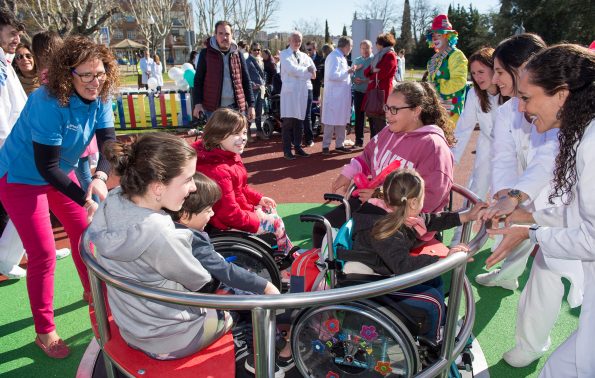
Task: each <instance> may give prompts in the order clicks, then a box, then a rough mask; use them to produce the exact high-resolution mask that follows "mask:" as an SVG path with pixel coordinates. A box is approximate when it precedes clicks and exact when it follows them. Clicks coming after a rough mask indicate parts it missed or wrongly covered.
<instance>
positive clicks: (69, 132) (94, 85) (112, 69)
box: [0, 37, 118, 358]
mask: <svg viewBox="0 0 595 378" xmlns="http://www.w3.org/2000/svg"><path fill="white" fill-rule="evenodd" d="M117 81H118V67H117V65H116V60H115V58H114V56H113V55H112V53H111V52H110V51H109V49H108V48H106V47H105V46H103V45H98V44H95V43H94V42H92V41H91V40H89V39H87V38H84V37H71V38H69V39H67V40H66V41H65V43H64V47H63V48H61V49H60V50H58V51H57V52H56V54H55V56H53V57H52V60H51V64H50V67H49V72H48V83H47V85H44V86H41V87H40V88H39V89H38V90H36V91H35V92H33V93H32V94H31V96H30V97H29V99H28V101H27V104H26V105H25V108H24V109H23V111H22V112H21V116H20V118H19V119H18V121H17V122H16V124H15V126H14V128H13V130H12V132H11V133H10V135H9V136H8V138H7V139H6V142H5V144H4V146H3V148H2V150H0V200H1V201H2V204H3V205H4V207H5V208H6V211H7V212H8V215H9V216H10V218H11V219H12V221H13V223H14V225H15V227H16V229H17V231H18V233H19V236H20V237H21V240H22V241H23V245H24V247H25V250H26V251H27V256H28V258H29V263H28V267H27V290H28V293H29V302H30V304H31V311H32V313H33V321H34V323H35V332H36V333H37V337H36V338H35V344H37V345H38V346H39V347H40V348H41V349H42V350H43V351H44V352H45V353H46V354H47V355H48V356H49V357H52V358H64V357H66V356H68V354H69V352H70V351H69V349H68V346H66V344H65V343H64V342H63V341H62V339H60V337H59V336H58V333H57V332H56V326H55V324H54V311H53V306H52V302H53V296H54V268H55V260H56V257H55V253H56V249H55V242H54V234H53V232H52V225H51V222H50V214H49V211H50V210H51V211H52V213H54V214H55V215H56V216H57V217H58V219H59V220H60V222H61V223H62V225H63V226H64V229H65V230H66V233H67V234H68V237H69V239H70V245H71V248H72V252H73V253H72V257H73V259H74V263H75V266H76V269H77V271H78V274H79V277H80V279H81V282H82V284H83V289H84V294H83V298H84V299H86V300H88V298H90V296H89V292H90V287H89V279H88V276H87V270H86V268H85V265H84V264H83V262H82V260H81V258H80V254H79V245H78V243H79V238H80V236H81V234H82V232H83V230H84V229H85V227H86V226H87V224H88V221H89V220H90V219H91V218H92V217H93V214H94V213H95V211H96V210H97V206H98V205H97V203H96V202H95V201H93V199H92V198H91V195H92V194H96V195H97V196H99V198H100V199H102V200H103V199H104V198H105V196H106V195H107V186H106V181H107V176H108V173H109V171H110V165H109V163H108V162H107V161H106V160H105V159H103V158H102V157H100V159H99V163H98V165H97V170H96V172H95V175H94V176H93V181H92V182H91V184H90V185H89V188H88V190H87V192H85V191H83V190H82V189H81V188H80V186H79V184H78V181H77V180H76V177H75V174H74V171H73V170H74V168H75V167H76V165H77V162H78V160H79V157H80V156H81V154H82V153H83V151H84V149H85V147H86V146H87V145H88V144H89V142H90V141H91V139H92V138H93V136H94V135H96V136H97V142H98V145H99V150H100V151H101V148H102V145H103V143H104V142H106V141H107V140H110V139H115V132H114V120H113V113H112V109H111V101H110V97H111V94H112V92H113V91H114V90H116V89H117Z"/></svg>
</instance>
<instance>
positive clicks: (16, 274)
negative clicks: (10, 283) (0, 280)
mask: <svg viewBox="0 0 595 378" xmlns="http://www.w3.org/2000/svg"><path fill="white" fill-rule="evenodd" d="M0 274H2V275H4V276H6V277H8V279H11V280H18V279H20V278H25V277H27V271H26V270H25V269H23V268H21V267H20V266H18V265H13V266H10V267H7V266H4V265H3V264H0Z"/></svg>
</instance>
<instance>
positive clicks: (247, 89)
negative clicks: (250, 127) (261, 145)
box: [192, 21, 255, 120]
mask: <svg viewBox="0 0 595 378" xmlns="http://www.w3.org/2000/svg"><path fill="white" fill-rule="evenodd" d="M206 45H207V47H206V48H204V49H202V50H201V51H200V56H199V58H198V67H197V68H196V75H195V76H194V89H193V91H192V99H193V102H194V104H195V105H194V109H193V111H192V115H193V116H195V117H197V118H199V117H200V113H204V114H205V115H206V116H207V118H208V117H210V116H211V114H212V113H213V112H214V111H215V110H217V109H218V108H220V107H226V108H231V109H236V110H238V111H240V112H242V113H244V114H245V115H247V116H248V120H253V119H254V115H255V112H254V97H253V95H252V85H251V83H250V76H249V74H248V70H247V67H246V61H245V60H244V57H243V56H242V54H241V53H240V52H239V49H238V45H237V44H236V43H235V42H234V41H233V33H232V30H231V25H230V24H229V22H227V21H219V22H217V23H216V24H215V35H214V36H213V37H210V38H209V39H207V41H206Z"/></svg>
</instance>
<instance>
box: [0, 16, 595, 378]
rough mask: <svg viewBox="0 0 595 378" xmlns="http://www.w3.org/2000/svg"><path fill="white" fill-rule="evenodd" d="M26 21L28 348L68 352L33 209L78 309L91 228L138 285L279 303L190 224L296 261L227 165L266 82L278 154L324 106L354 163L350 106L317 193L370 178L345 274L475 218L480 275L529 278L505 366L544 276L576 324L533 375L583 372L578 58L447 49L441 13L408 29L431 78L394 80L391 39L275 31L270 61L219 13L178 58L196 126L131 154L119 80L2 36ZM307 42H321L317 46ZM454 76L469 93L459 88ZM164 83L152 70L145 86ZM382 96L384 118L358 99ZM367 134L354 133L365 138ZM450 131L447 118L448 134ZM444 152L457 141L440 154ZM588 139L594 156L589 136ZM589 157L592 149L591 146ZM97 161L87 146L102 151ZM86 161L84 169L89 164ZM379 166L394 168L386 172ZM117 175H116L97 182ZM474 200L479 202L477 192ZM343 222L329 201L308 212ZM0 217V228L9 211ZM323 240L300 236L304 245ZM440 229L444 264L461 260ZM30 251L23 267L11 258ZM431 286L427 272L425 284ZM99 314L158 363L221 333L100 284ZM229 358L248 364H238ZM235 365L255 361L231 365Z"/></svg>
mask: <svg viewBox="0 0 595 378" xmlns="http://www.w3.org/2000/svg"><path fill="white" fill-rule="evenodd" d="M22 31H23V25H22V24H21V23H20V22H19V21H18V20H17V19H16V18H15V17H14V15H12V14H10V13H9V12H6V11H0V202H1V205H2V206H1V210H2V216H3V224H5V227H3V228H4V229H3V232H2V236H1V239H0V273H2V274H4V275H7V276H9V277H10V278H20V277H24V276H26V280H27V291H28V295H29V303H30V307H31V312H32V315H33V323H34V326H35V333H36V335H35V339H34V343H35V344H36V345H37V346H38V347H39V348H40V349H41V350H42V351H43V352H44V353H45V354H46V355H47V356H49V357H51V358H58V359H60V358H65V357H67V356H68V355H69V354H70V349H69V347H68V345H67V344H66V343H65V342H64V341H63V340H62V339H61V337H60V335H59V333H58V329H57V327H56V324H55V322H54V310H53V298H54V269H55V264H56V258H57V257H65V255H68V254H69V252H70V251H67V252H64V251H62V252H60V251H56V248H55V241H54V234H53V231H52V223H51V220H50V212H51V213H53V214H54V215H55V216H56V217H57V218H58V220H59V221H60V222H61V223H62V225H63V226H64V228H65V231H66V233H67V235H68V238H69V241H70V245H71V249H72V258H73V261H74V265H75V267H76V271H77V273H78V275H79V279H80V282H81V285H82V288H83V292H82V298H83V299H84V300H85V301H87V302H92V301H93V298H92V297H91V294H90V285H89V279H88V275H87V270H86V267H85V265H84V264H83V262H82V259H81V256H80V252H79V239H80V237H81V235H82V233H83V232H84V230H85V229H86V228H87V227H88V234H89V238H90V240H91V241H92V242H93V243H94V244H95V246H96V258H97V261H98V262H99V264H100V265H102V266H103V267H104V268H105V269H107V270H108V271H109V272H110V273H112V274H116V275H118V276H120V277H125V278H129V279H133V280H135V281H138V282H142V283H144V284H146V285H149V286H154V287H160V288H168V289H172V290H178V291H205V290H208V288H209V287H210V286H209V283H210V282H211V281H212V280H213V279H217V280H219V281H221V282H223V283H224V285H225V286H227V287H228V288H231V289H232V291H233V290H235V291H236V292H237V293H253V294H273V295H280V292H279V289H278V288H277V287H275V286H274V285H273V284H272V283H271V282H268V281H267V280H265V279H263V278H261V277H259V276H257V275H256V274H254V273H251V272H249V271H246V270H244V269H242V268H239V267H237V266H236V265H234V264H231V263H229V262H228V261H226V260H225V259H223V258H222V257H221V256H220V255H218V254H217V253H216V252H215V250H214V248H213V245H212V244H211V241H210V239H209V236H208V234H207V232H205V230H206V231H210V230H230V229H233V230H243V231H246V232H249V233H252V234H256V235H261V234H265V233H270V234H273V235H274V238H275V240H276V245H277V250H278V252H277V253H279V254H280V255H281V256H280V257H281V258H282V259H287V260H291V259H292V258H293V257H294V256H298V255H299V254H301V253H303V252H304V250H302V249H300V247H299V246H296V245H294V243H292V241H291V239H290V237H289V235H288V234H289V230H287V229H286V228H285V224H284V222H283V219H282V217H281V216H280V215H279V214H278V213H277V210H276V207H277V201H276V200H274V199H273V198H270V197H267V196H264V195H263V194H261V193H259V192H257V191H255V190H254V189H253V188H251V187H250V186H249V185H248V172H247V170H246V167H245V166H244V164H243V163H242V158H241V155H242V153H243V151H244V148H245V146H246V142H247V140H248V137H249V133H250V123H251V122H252V121H254V122H255V125H256V130H257V136H259V137H261V138H265V137H264V136H263V135H262V122H263V120H262V114H263V108H265V107H266V106H268V105H267V104H266V101H265V93H266V92H267V87H268V86H272V85H274V83H273V82H274V80H275V77H276V78H277V80H280V82H281V83H282V85H281V88H280V115H281V119H282V146H283V153H284V158H285V159H287V160H294V159H296V158H297V157H300V158H307V157H309V156H310V153H308V152H306V150H305V149H304V148H309V147H312V146H313V145H314V136H313V133H312V122H311V120H310V107H311V106H312V103H313V102H316V101H321V102H322V116H321V121H322V123H323V125H324V135H323V138H322V153H323V154H330V153H331V151H330V150H331V148H330V147H331V144H332V140H333V138H334V140H335V142H334V143H335V144H334V151H337V152H340V153H351V152H355V151H357V150H354V149H350V148H348V147H347V146H346V144H345V136H346V127H345V126H346V125H347V124H348V123H349V122H350V120H351V112H352V110H351V109H352V106H354V112H355V138H356V139H355V144H354V146H355V147H356V148H358V149H359V151H360V153H359V154H358V156H355V157H353V158H352V159H350V161H349V162H348V163H347V164H346V165H345V166H344V167H343V168H342V170H341V173H340V175H339V176H338V177H337V178H336V179H335V180H334V181H333V183H332V187H331V189H332V191H333V192H343V193H344V192H345V191H346V189H347V187H348V186H349V185H350V184H351V183H352V182H354V180H355V178H356V177H358V176H363V177H366V178H369V179H372V180H373V179H375V178H377V177H386V178H385V179H384V181H383V182H382V183H380V184H379V185H378V186H377V187H371V188H359V190H358V193H357V196H352V197H351V198H349V203H350V205H351V210H352V212H353V213H354V216H353V222H354V225H353V230H354V235H353V241H354V243H353V248H352V251H348V253H344V254H343V255H342V258H343V259H344V260H346V261H347V262H350V263H356V265H352V266H356V271H358V272H364V273H374V274H379V275H385V276H390V275H395V274H403V273H407V272H409V271H412V270H415V269H418V268H420V267H423V266H426V265H428V264H431V263H433V262H435V261H436V259H437V258H435V257H428V256H423V255H420V256H417V257H412V256H410V255H409V252H410V251H411V250H412V249H413V247H414V246H415V245H416V244H417V243H418V242H419V241H427V240H432V239H434V238H440V236H439V235H437V234H436V232H438V231H441V230H443V229H447V228H454V227H457V226H460V225H461V223H465V222H467V221H471V220H483V221H491V223H492V228H491V229H489V230H488V232H489V233H490V234H493V235H497V236H498V237H497V239H496V242H495V243H494V247H493V248H492V253H491V254H490V255H489V257H488V258H487V260H486V266H487V267H488V268H491V267H492V266H494V265H495V264H497V263H498V262H500V261H503V263H502V266H501V267H500V268H498V269H494V270H492V271H491V272H488V273H483V274H480V275H478V276H477V277H475V280H476V282H477V284H479V285H484V286H498V287H501V288H504V289H508V290H516V289H517V288H518V287H519V282H518V277H519V276H520V275H521V274H522V273H523V271H524V270H525V269H526V267H527V265H528V262H529V261H530V260H529V256H530V254H531V251H533V250H537V252H536V255H535V258H534V259H533V260H532V262H531V264H530V265H531V266H530V275H529V280H528V282H527V283H526V285H525V286H524V287H523V288H522V293H521V297H520V300H519V304H518V311H517V321H516V332H515V346H514V348H513V349H511V350H510V351H508V352H506V353H504V355H503V359H504V361H506V362H507V363H508V364H509V365H511V366H513V367H523V366H527V365H529V364H530V363H532V362H533V361H535V360H537V359H539V358H540V357H541V356H542V355H543V354H544V353H545V352H546V351H548V349H549V348H550V347H551V340H550V332H551V330H552V329H553V327H554V326H555V321H556V319H557V317H558V313H559V311H560V305H561V303H562V301H563V299H564V285H563V282H562V280H561V279H562V278H566V279H568V280H569V281H570V282H571V288H570V291H569V294H568V302H569V303H570V305H571V306H572V307H577V306H581V315H580V318H579V326H578V329H577V330H576V331H575V332H574V333H573V334H572V335H571V336H570V337H569V338H568V339H567V340H566V341H565V342H564V343H563V344H562V345H560V346H559V347H558V349H557V350H556V351H555V352H554V353H553V354H552V355H551V356H550V358H549V359H548V361H547V362H546V364H545V367H544V368H543V370H542V372H541V376H543V377H590V376H594V375H595V360H593V359H592V358H591V353H590V352H589V350H590V345H589V341H590V338H591V337H593V336H594V335H595V327H594V325H593V322H592V319H590V317H591V316H592V315H593V314H592V312H593V311H594V310H593V306H595V290H593V287H595V265H594V263H593V260H594V252H593V245H595V227H594V226H593V224H595V207H594V206H595V205H593V204H591V203H590V201H589V198H590V192H591V191H592V188H593V185H595V177H594V174H593V173H591V172H592V171H591V170H589V169H588V166H589V162H592V161H591V160H589V159H590V158H593V159H594V160H593V161H595V155H594V154H595V139H594V138H595V128H594V129H591V127H595V126H593V123H594V122H595V86H594V83H595V52H594V51H593V50H590V49H588V48H586V47H581V46H578V45H574V44H558V45H554V46H550V47H548V46H547V45H546V44H545V42H544V41H543V40H542V39H541V37H539V36H537V35H535V34H531V33H523V34H519V35H515V36H512V37H510V38H507V39H505V40H503V41H501V42H500V43H499V44H498V45H497V46H495V48H491V47H485V48H481V49H479V50H478V51H476V52H474V53H473V54H471V55H470V56H469V58H468V59H467V57H465V55H464V54H463V53H462V52H461V51H460V50H459V49H457V47H456V45H457V41H458V33H457V32H456V30H454V28H453V27H452V25H451V24H450V22H449V20H448V17H447V16H446V15H438V16H437V17H436V18H435V19H434V21H433V23H432V25H431V27H430V29H429V30H428V33H427V35H426V37H427V41H428V44H429V45H430V47H432V48H433V49H434V52H435V54H434V55H433V56H432V57H431V59H430V60H429V62H428V66H427V69H428V76H427V78H428V81H425V82H415V81H406V80H405V76H404V53H405V52H404V51H402V50H401V51H399V52H398V53H397V52H396V51H395V49H394V45H395V42H396V41H395V39H394V37H393V36H392V34H390V33H383V34H380V35H379V36H378V37H377V39H376V41H375V52H374V53H373V51H372V50H373V46H372V42H371V41H369V40H364V41H362V42H361V43H360V45H359V46H358V48H359V51H358V52H359V54H360V55H359V56H358V57H356V58H354V59H353V61H352V62H351V63H350V60H348V58H349V57H350V56H351V55H353V47H354V46H353V41H352V40H351V38H349V37H341V38H340V39H339V40H338V43H337V46H336V47H335V48H333V49H330V47H328V46H327V45H325V46H326V48H325V46H323V48H322V49H321V50H322V54H320V55H319V54H318V49H317V44H316V42H314V41H309V42H307V43H306V44H305V49H304V48H303V47H302V35H301V33H300V32H298V31H294V32H292V33H291V34H290V36H289V39H288V46H287V48H286V49H284V50H282V51H280V52H279V53H278V55H276V54H275V55H273V53H272V52H271V51H269V50H267V49H263V48H262V46H261V45H260V44H258V43H252V44H250V45H248V44H246V43H243V42H241V41H240V42H238V43H236V42H235V41H234V40H233V30H232V25H231V24H230V23H229V22H227V21H220V22H218V23H217V24H216V25H215V34H214V35H213V36H212V37H210V38H209V39H208V40H206V41H205V48H203V49H202V50H201V51H200V53H198V54H196V55H195V56H193V57H191V60H192V64H194V65H195V67H196V75H195V83H194V87H193V90H192V98H193V104H194V105H193V115H194V116H195V117H200V116H206V117H207V119H208V121H207V123H206V126H205V128H204V134H203V135H202V137H201V139H200V140H198V141H196V142H195V143H194V144H192V145H190V144H188V143H187V142H186V141H184V140H183V139H182V138H179V137H175V136H172V135H170V134H166V133H151V134H147V135H144V136H141V137H139V138H137V139H136V140H135V141H133V142H132V143H121V142H117V141H116V136H115V131H114V115H113V111H112V107H111V102H112V98H113V96H114V94H115V93H116V92H117V89H118V82H119V71H118V66H117V63H116V59H115V57H114V55H113V54H112V52H111V51H110V50H109V49H108V48H106V47H105V46H103V45H100V44H97V43H95V42H93V41H91V40H90V39H88V38H86V37H81V36H70V37H67V39H65V40H64V41H62V39H61V38H60V37H59V35H57V34H56V33H53V32H42V33H39V34H37V35H35V36H34V37H33V39H32V44H31V45H29V44H26V43H21V41H20V34H21V32H22ZM325 50H326V51H325ZM140 69H141V71H142V75H141V78H140V80H141V81H140V83H141V84H142V85H146V84H147V80H148V78H150V77H156V78H158V77H159V76H160V75H161V72H162V70H163V69H162V68H161V64H160V60H159V56H157V55H155V56H154V57H153V58H151V56H150V53H149V51H146V52H145V56H144V57H143V58H142V59H141V60H140ZM468 73H470V76H471V81H472V87H471V88H470V89H469V88H468V85H467V76H468ZM158 83H159V86H160V85H162V79H161V81H159V82H158ZM378 95H380V96H381V97H380V106H381V108H382V109H381V111H376V112H372V111H371V108H372V107H374V106H375V105H376V104H373V103H374V102H375V101H376V100H372V98H373V97H374V98H378V97H377V96H378ZM366 120H367V121H368V124H369V126H370V139H369V141H368V142H367V143H365V139H364V126H365V124H366ZM477 125H478V126H479V128H480V132H479V138H478V141H477V144H476V147H475V148H476V150H477V155H476V159H475V165H474V167H473V172H472V173H471V175H470V181H469V183H468V187H469V188H470V189H471V190H472V191H473V192H475V193H476V194H477V195H478V196H479V197H480V198H482V199H483V200H484V201H485V202H480V203H479V204H477V205H476V206H474V207H473V208H472V209H471V211H469V212H466V213H461V214H458V213H449V212H444V209H445V208H446V206H447V205H448V202H449V193H450V190H451V188H452V185H453V183H454V174H453V172H454V167H455V166H456V164H459V163H460V162H461V159H462V156H463V152H464V151H465V148H466V146H467V144H468V142H469V140H470V139H471V138H470V137H471V134H472V131H473V129H474V128H475V127H476V126H477ZM455 126H456V127H455ZM457 141H458V143H457ZM591 144H593V145H594V146H591ZM591 147H594V148H593V149H591ZM99 152H100V153H99ZM94 156H96V157H97V163H96V167H95V170H94V171H93V173H92V170H91V168H90V164H89V160H90V159H91V158H92V157H94ZM394 162H399V165H400V168H398V169H396V170H394V171H392V172H390V174H388V175H387V169H391V167H392V166H393V165H392V164H393V163H394ZM112 172H114V173H115V174H116V175H117V176H118V177H119V182H120V185H119V186H118V187H117V188H115V189H113V190H111V191H109V193H108V188H107V185H106V182H107V179H108V177H109V175H110V174H111V173H112ZM488 196H489V198H488ZM325 216H326V218H327V219H328V220H329V222H330V223H331V224H332V225H333V226H334V227H340V226H341V225H342V224H344V223H345V222H346V221H347V219H345V211H344V208H343V207H342V206H339V207H337V208H335V209H334V210H332V211H331V212H329V213H327V214H326V215H325ZM8 219H10V220H8ZM324 234H325V229H323V228H322V227H321V226H320V225H316V226H314V228H313V234H312V240H313V245H314V247H321V244H322V240H323V236H324ZM459 239H460V233H459V232H458V231H456V232H455V235H454V237H453V240H452V241H451V249H450V253H454V252H458V251H468V247H467V246H465V245H460V244H458V240H459ZM24 252H26V253H27V256H28V266H27V271H26V272H25V271H24V270H23V269H22V268H20V267H18V263H19V261H20V259H21V257H22V254H23V253H24ZM164 257H165V258H164ZM433 284H435V287H436V288H439V289H440V290H441V288H442V285H441V281H440V280H438V281H435V282H433ZM108 299H109V303H110V308H111V312H112V314H113V316H114V319H115V321H116V323H117V325H118V327H119V329H120V332H121V334H122V337H123V338H124V340H125V341H126V342H127V343H128V344H129V345H130V346H131V347H133V348H136V349H139V350H141V351H143V352H144V353H146V354H147V355H148V356H150V357H152V358H156V359H176V358H181V357H185V356H188V355H191V354H193V353H196V352H198V351H200V350H201V349H203V348H205V347H206V346H208V345H210V344H211V343H212V342H214V341H215V340H217V339H218V338H219V337H221V336H222V335H224V334H225V333H227V332H228V331H229V330H230V329H232V327H233V321H234V320H233V317H232V315H231V314H230V313H228V312H225V311H218V310H211V309H202V308H192V309H189V308H187V307H183V308H181V307H179V306H172V305H167V304H164V303H157V302H151V301H146V300H144V299H141V298H139V297H136V296H134V295H130V294H127V293H124V292H121V291H118V290H115V289H112V288H111V287H110V288H108ZM244 357H245V356H244ZM279 361H281V362H279V364H280V366H278V367H277V371H278V373H277V374H276V375H275V376H276V377H283V374H284V373H283V371H284V370H288V369H290V368H292V367H293V362H292V360H291V349H290V348H289V347H288V346H286V347H285V348H282V350H281V352H280V360H279ZM243 365H245V367H246V369H247V370H248V371H251V372H253V371H254V364H253V363H252V361H251V358H250V357H246V358H245V363H244V364H243Z"/></svg>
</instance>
